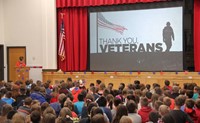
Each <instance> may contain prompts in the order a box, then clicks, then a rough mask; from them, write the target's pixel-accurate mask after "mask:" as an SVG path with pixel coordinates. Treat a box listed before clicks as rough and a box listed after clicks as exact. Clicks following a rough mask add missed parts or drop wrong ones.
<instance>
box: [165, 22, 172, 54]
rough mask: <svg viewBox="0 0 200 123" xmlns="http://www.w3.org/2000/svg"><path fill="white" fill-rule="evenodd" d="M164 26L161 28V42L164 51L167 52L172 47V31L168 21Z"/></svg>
mask: <svg viewBox="0 0 200 123" xmlns="http://www.w3.org/2000/svg"><path fill="white" fill-rule="evenodd" d="M166 25H167V26H165V28H164V29H163V42H165V44H166V47H167V49H166V50H165V52H169V51H170V49H171V47H172V39H173V41H174V31H173V29H172V27H171V26H170V22H167V24H166Z"/></svg>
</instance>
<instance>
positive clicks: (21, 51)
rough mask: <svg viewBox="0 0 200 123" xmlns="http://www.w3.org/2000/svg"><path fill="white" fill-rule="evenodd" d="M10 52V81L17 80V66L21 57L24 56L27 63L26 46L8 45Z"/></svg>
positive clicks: (8, 51)
mask: <svg viewBox="0 0 200 123" xmlns="http://www.w3.org/2000/svg"><path fill="white" fill-rule="evenodd" d="M7 53H8V57H7V58H8V60H7V62H8V81H15V78H16V76H15V74H16V71H15V67H16V63H17V61H19V57H20V56H23V57H24V62H25V63H26V47H7Z"/></svg>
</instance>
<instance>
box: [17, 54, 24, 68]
mask: <svg viewBox="0 0 200 123" xmlns="http://www.w3.org/2000/svg"><path fill="white" fill-rule="evenodd" d="M16 66H17V67H26V64H25V63H24V57H23V56H20V57H19V61H17V63H16Z"/></svg>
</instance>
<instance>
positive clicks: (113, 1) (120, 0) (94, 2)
mask: <svg viewBox="0 0 200 123" xmlns="http://www.w3.org/2000/svg"><path fill="white" fill-rule="evenodd" d="M158 1H166V0H57V1H56V6H57V8H62V7H84V6H87V7H88V6H102V5H117V4H131V3H139V2H158Z"/></svg>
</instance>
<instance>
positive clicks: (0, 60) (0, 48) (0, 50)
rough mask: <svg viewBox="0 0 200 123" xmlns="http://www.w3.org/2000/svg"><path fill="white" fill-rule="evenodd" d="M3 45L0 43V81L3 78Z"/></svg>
mask: <svg viewBox="0 0 200 123" xmlns="http://www.w3.org/2000/svg"><path fill="white" fill-rule="evenodd" d="M3 48H4V46H3V45H0V81H1V80H4V49H3Z"/></svg>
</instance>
